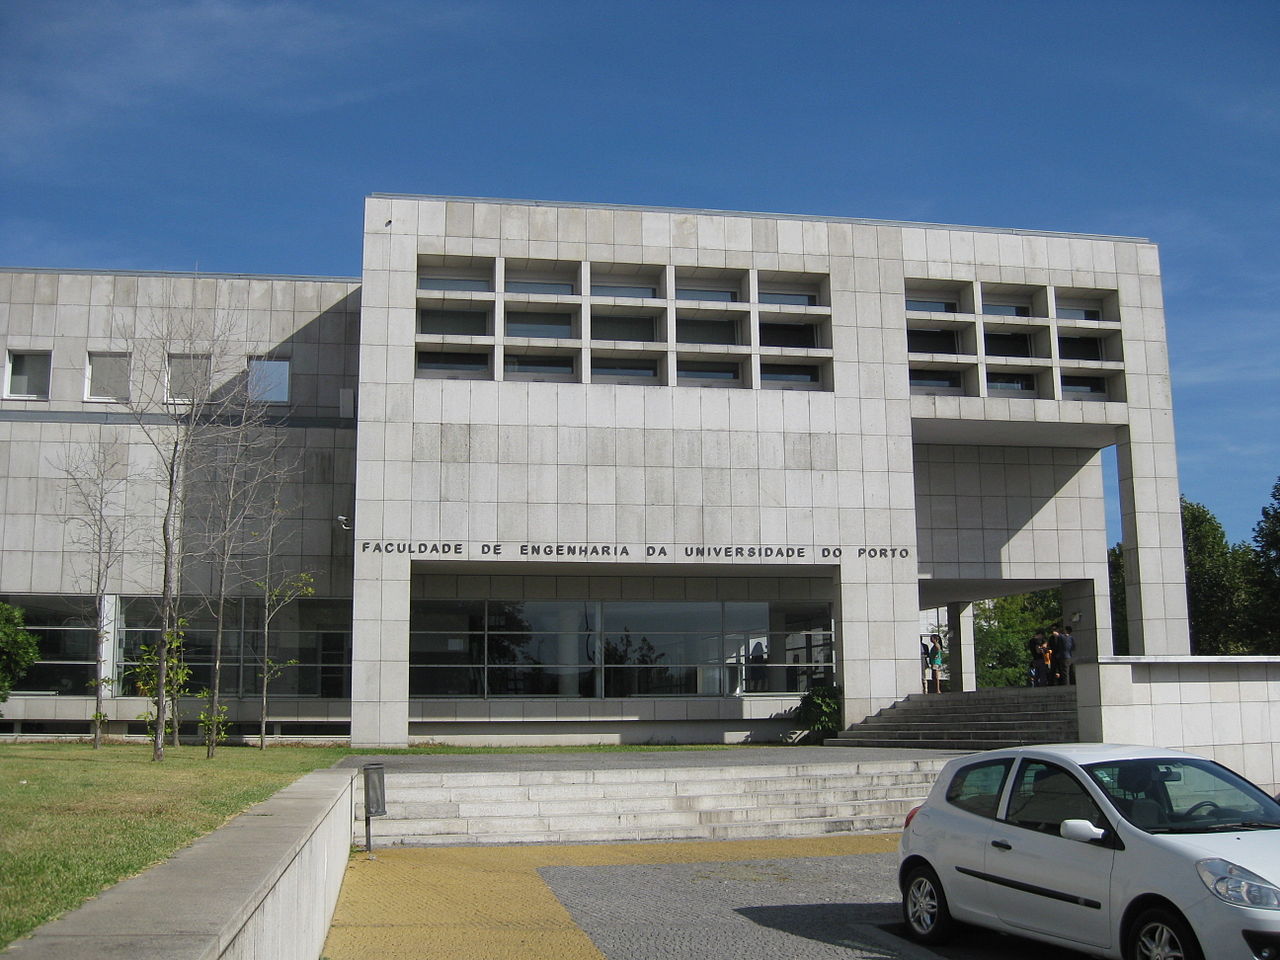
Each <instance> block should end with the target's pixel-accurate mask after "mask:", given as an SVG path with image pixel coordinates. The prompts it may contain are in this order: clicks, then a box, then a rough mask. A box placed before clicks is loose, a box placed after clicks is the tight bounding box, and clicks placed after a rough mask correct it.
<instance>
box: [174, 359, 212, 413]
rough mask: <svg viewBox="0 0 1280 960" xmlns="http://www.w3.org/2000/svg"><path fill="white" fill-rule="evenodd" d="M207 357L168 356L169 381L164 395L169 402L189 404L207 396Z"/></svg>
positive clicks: (208, 388) (208, 367)
mask: <svg viewBox="0 0 1280 960" xmlns="http://www.w3.org/2000/svg"><path fill="white" fill-rule="evenodd" d="M209 378H210V366H209V357H208V356H207V355H204V354H177V353H173V354H170V355H169V380H168V384H167V386H166V390H165V394H166V396H167V397H168V399H170V400H177V401H179V402H182V403H191V402H193V401H196V400H203V399H205V398H207V397H208V396H209V390H210V386H211V384H210V382H209Z"/></svg>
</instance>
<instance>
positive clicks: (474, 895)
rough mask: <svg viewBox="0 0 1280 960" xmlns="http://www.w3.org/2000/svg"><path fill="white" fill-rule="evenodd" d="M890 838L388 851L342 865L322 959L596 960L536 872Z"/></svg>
mask: <svg viewBox="0 0 1280 960" xmlns="http://www.w3.org/2000/svg"><path fill="white" fill-rule="evenodd" d="M897 844H898V836H897V834H875V835H842V836H826V837H808V838H802V839H789V840H722V841H682V842H675V843H601V844H581V845H574V846H553V845H539V844H528V845H521V846H460V847H396V848H391V849H387V850H377V851H375V855H374V858H373V859H370V858H369V857H368V856H367V855H365V854H357V855H356V856H355V857H354V858H353V859H352V860H351V862H350V864H349V865H348V867H347V872H346V876H345V878H344V880H343V885H342V894H341V896H340V897H339V899H338V907H337V910H336V912H335V913H334V918H333V925H332V927H331V928H330V930H329V939H328V940H327V942H326V943H325V949H324V956H325V957H327V958H329V960H368V958H370V957H376V958H378V960H402V958H410V957H412V958H416V960H422V958H433V957H439V958H471V957H475V958H485V960H508V958H509V960H603V957H602V955H601V954H600V952H599V951H598V950H596V948H595V946H594V945H593V944H592V943H591V940H590V938H588V937H587V935H586V934H585V933H583V932H582V931H581V930H579V929H578V927H577V926H576V925H575V924H574V922H573V919H572V918H571V917H570V916H569V913H568V911H567V910H565V908H564V907H563V906H561V904H560V901H559V900H557V899H556V897H555V894H553V893H552V892H551V890H550V889H549V888H548V887H547V886H546V884H544V883H543V882H542V878H541V877H539V876H538V873H537V871H538V869H539V868H540V867H553V866H556V867H559V866H615V865H627V864H647V863H728V862H735V861H744V860H769V859H791V858H800V857H840V856H849V855H852V854H860V853H888V852H890V851H892V850H894V849H896V848H897Z"/></svg>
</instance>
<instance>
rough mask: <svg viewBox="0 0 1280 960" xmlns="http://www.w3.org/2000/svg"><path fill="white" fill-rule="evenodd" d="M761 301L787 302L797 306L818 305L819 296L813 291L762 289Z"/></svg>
mask: <svg viewBox="0 0 1280 960" xmlns="http://www.w3.org/2000/svg"><path fill="white" fill-rule="evenodd" d="M760 302H761V303H785V304H788V305H790V306H796V307H813V306H817V303H818V297H817V294H813V293H777V292H773V291H769V290H761V291H760Z"/></svg>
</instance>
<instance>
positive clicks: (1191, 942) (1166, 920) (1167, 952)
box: [1125, 907, 1204, 960]
mask: <svg viewBox="0 0 1280 960" xmlns="http://www.w3.org/2000/svg"><path fill="white" fill-rule="evenodd" d="M1125 957H1126V958H1127V960H1204V954H1203V953H1202V952H1201V950H1200V944H1199V943H1197V942H1196V935H1195V934H1194V933H1192V932H1191V928H1190V927H1189V926H1187V921H1185V920H1183V919H1182V917H1180V916H1179V915H1178V914H1177V913H1175V912H1174V911H1172V910H1166V909H1164V908H1163V907H1156V908H1154V909H1151V910H1147V911H1144V912H1143V913H1142V915H1141V916H1139V917H1138V919H1137V920H1135V921H1134V923H1133V926H1132V927H1130V928H1129V942H1128V949H1127V950H1126V951H1125Z"/></svg>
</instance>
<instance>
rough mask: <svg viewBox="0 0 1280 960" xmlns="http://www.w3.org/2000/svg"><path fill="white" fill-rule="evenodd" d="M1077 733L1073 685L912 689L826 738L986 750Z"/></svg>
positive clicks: (836, 742) (849, 743) (851, 743)
mask: <svg viewBox="0 0 1280 960" xmlns="http://www.w3.org/2000/svg"><path fill="white" fill-rule="evenodd" d="M1079 738H1080V725H1079V721H1078V719H1077V717H1076V688H1075V687H1070V686H1068V687H1003V688H998V689H990V690H975V691H967V692H964V693H935V694H923V693H915V694H912V695H911V696H909V697H907V698H906V699H905V700H900V701H898V702H897V703H895V704H893V705H892V706H890V707H886V708H885V709H883V710H881V711H880V712H879V713H877V714H876V715H875V716H873V717H867V718H866V719H865V720H863V721H862V722H861V723H858V724H855V725H854V726H852V727H850V728H849V729H847V730H844V731H841V733H840V735H839V736H837V737H834V738H832V739H829V740H827V741H826V745H827V746H841V747H899V748H920V747H928V748H931V749H940V750H990V749H994V748H996V747H1011V746H1017V745H1019V744H1025V743H1070V742H1072V741H1075V740H1078V739H1079Z"/></svg>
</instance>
